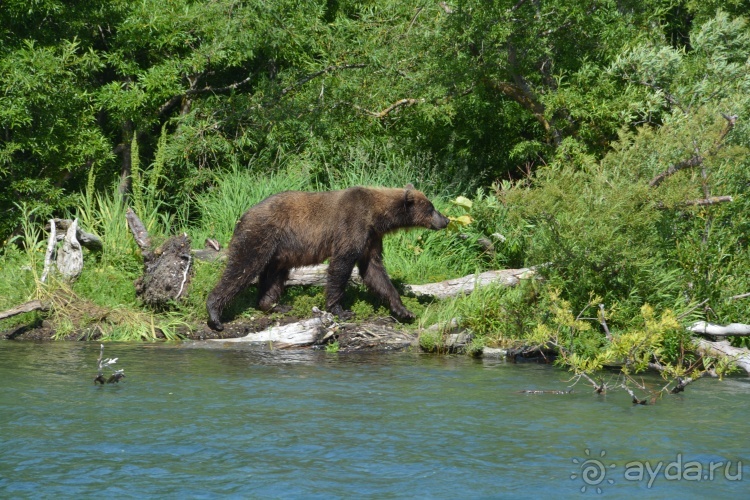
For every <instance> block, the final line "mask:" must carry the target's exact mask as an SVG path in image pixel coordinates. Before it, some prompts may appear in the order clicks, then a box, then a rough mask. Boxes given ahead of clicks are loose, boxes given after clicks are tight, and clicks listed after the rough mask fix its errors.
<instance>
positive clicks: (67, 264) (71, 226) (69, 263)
mask: <svg viewBox="0 0 750 500" xmlns="http://www.w3.org/2000/svg"><path fill="white" fill-rule="evenodd" d="M59 221H61V219H50V221H49V240H48V242H47V253H46V254H45V255H44V271H42V277H41V279H40V280H41V282H42V283H44V282H45V281H46V280H47V276H49V273H50V272H52V271H53V265H52V259H53V258H55V257H54V256H55V253H57V258H56V263H55V265H56V267H57V270H58V271H59V272H60V274H61V275H62V276H63V277H64V278H65V279H67V280H69V281H73V280H75V279H76V278H78V276H80V275H81V271H83V249H82V248H81V243H80V242H79V241H78V238H77V234H78V233H79V232H80V230H79V229H78V219H74V220H73V221H69V220H63V221H62V222H63V223H62V224H61V225H60V227H59V228H60V229H63V230H65V233H64V234H63V233H62V232H58V231H57V229H58V225H57V224H56V222H59ZM86 234H88V233H86ZM58 240H62V242H63V244H62V247H61V248H60V249H59V251H57V252H56V251H55V244H56V242H57V241H58ZM100 243H101V242H100Z"/></svg>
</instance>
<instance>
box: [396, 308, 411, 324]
mask: <svg viewBox="0 0 750 500" xmlns="http://www.w3.org/2000/svg"><path fill="white" fill-rule="evenodd" d="M393 315H394V316H396V318H398V319H399V320H400V321H401V322H403V323H411V322H412V321H414V320H415V319H417V317H416V316H415V315H414V313H413V312H411V311H410V310H408V309H406V308H403V309H400V310H398V311H393Z"/></svg>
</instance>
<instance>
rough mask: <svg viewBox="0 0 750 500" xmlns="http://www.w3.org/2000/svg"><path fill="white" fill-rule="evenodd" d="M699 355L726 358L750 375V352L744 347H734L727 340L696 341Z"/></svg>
mask: <svg viewBox="0 0 750 500" xmlns="http://www.w3.org/2000/svg"><path fill="white" fill-rule="evenodd" d="M696 342H697V344H698V349H697V351H698V354H701V355H703V356H726V357H728V358H730V359H732V360H733V362H734V364H735V365H736V366H738V367H739V368H742V369H743V370H745V372H746V373H748V374H750V351H749V350H747V349H744V348H742V347H734V346H733V345H731V344H729V342H728V341H726V340H721V341H718V342H711V341H710V340H706V339H696Z"/></svg>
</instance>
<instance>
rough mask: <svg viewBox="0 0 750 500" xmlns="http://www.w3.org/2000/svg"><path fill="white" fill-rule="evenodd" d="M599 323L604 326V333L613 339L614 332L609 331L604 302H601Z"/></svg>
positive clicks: (609, 338)
mask: <svg viewBox="0 0 750 500" xmlns="http://www.w3.org/2000/svg"><path fill="white" fill-rule="evenodd" d="M599 324H601V325H602V328H604V334H605V335H606V336H607V340H612V333H610V331H609V327H608V326H607V319H606V315H605V314H604V304H599Z"/></svg>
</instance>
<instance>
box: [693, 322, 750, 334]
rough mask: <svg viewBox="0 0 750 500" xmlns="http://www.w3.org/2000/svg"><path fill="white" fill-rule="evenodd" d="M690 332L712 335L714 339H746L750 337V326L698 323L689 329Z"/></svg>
mask: <svg viewBox="0 0 750 500" xmlns="http://www.w3.org/2000/svg"><path fill="white" fill-rule="evenodd" d="M688 330H690V331H691V332H693V333H699V334H701V335H710V336H712V337H745V336H748V335H750V325H745V324H743V323H729V324H728V325H726V326H722V325H716V324H714V323H708V322H706V321H696V322H695V323H693V324H692V325H690V326H689V327H688Z"/></svg>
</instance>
